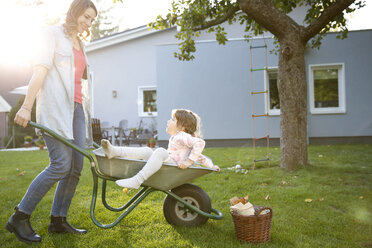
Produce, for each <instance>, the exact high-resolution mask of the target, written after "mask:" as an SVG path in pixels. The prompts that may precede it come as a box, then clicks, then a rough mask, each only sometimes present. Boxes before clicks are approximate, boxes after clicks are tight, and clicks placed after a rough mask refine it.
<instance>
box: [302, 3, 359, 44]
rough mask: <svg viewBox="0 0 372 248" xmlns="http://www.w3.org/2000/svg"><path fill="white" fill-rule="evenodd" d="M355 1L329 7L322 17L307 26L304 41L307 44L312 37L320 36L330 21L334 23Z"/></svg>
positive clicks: (303, 36) (303, 35)
mask: <svg viewBox="0 0 372 248" xmlns="http://www.w3.org/2000/svg"><path fill="white" fill-rule="evenodd" d="M354 1H355V0H338V1H335V3H333V4H332V5H331V6H329V7H328V8H327V9H326V10H325V11H324V12H323V13H322V15H321V16H320V17H319V18H317V19H316V20H314V21H313V22H312V23H311V24H310V25H309V26H307V27H306V28H305V30H304V32H303V33H302V40H303V42H304V43H307V42H308V40H310V39H311V38H312V37H314V36H315V35H316V34H318V33H319V32H320V31H321V30H322V29H323V28H324V27H325V26H326V25H327V23H329V22H330V21H332V20H333V19H334V18H335V17H336V16H337V15H338V14H340V13H341V12H342V11H343V10H344V9H346V8H347V7H349V6H350V5H351V4H352V3H353V2H354Z"/></svg>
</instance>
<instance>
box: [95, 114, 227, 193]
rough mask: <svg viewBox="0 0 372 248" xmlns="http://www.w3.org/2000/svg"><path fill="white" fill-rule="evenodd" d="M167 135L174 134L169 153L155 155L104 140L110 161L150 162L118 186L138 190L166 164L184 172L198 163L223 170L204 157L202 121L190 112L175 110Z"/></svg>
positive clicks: (166, 151)
mask: <svg viewBox="0 0 372 248" xmlns="http://www.w3.org/2000/svg"><path fill="white" fill-rule="evenodd" d="M166 131H167V133H169V134H170V135H171V137H170V139H169V144H168V150H165V149H164V148H157V149H156V150H155V151H154V152H153V151H152V149H151V148H148V147H139V148H138V147H117V146H112V145H111V144H110V142H109V141H108V140H102V141H101V145H102V147H103V149H104V151H105V154H106V156H107V157H108V158H112V157H125V158H131V159H143V160H147V163H146V165H145V166H144V167H143V168H142V170H140V171H139V172H138V173H137V174H136V175H135V176H133V177H131V178H127V179H121V180H117V181H116V184H117V185H119V186H121V187H125V188H132V189H138V188H139V187H140V186H141V184H142V183H143V182H144V181H146V180H147V179H148V178H149V177H150V176H152V175H153V174H155V172H157V171H158V170H159V169H160V168H161V165H162V164H163V162H167V163H174V164H177V165H178V167H179V168H181V169H187V168H188V167H190V166H191V165H192V164H193V163H194V162H198V163H200V164H201V165H202V166H205V167H208V168H212V169H214V170H217V171H220V168H219V167H218V166H217V165H213V162H212V161H211V160H210V159H208V158H207V157H205V156H204V155H202V154H201V153H202V151H203V149H204V146H205V141H204V140H202V139H201V138H200V137H201V132H200V118H199V116H198V115H196V114H195V113H193V112H191V111H190V110H186V109H175V110H173V111H172V118H171V119H170V120H169V121H168V123H167V128H166Z"/></svg>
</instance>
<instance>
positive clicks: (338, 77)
mask: <svg viewBox="0 0 372 248" xmlns="http://www.w3.org/2000/svg"><path fill="white" fill-rule="evenodd" d="M309 77H310V79H309V88H310V112H311V113H312V114H332V113H345V112H346V108H345V76H344V65H343V64H332V65H310V69H309Z"/></svg>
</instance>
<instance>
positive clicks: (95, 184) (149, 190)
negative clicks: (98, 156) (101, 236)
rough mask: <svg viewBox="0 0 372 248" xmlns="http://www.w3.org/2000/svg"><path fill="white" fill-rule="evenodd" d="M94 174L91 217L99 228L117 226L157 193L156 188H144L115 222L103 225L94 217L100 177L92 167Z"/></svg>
mask: <svg viewBox="0 0 372 248" xmlns="http://www.w3.org/2000/svg"><path fill="white" fill-rule="evenodd" d="M92 173H93V193H92V202H91V204H90V217H91V218H92V221H93V223H94V224H96V225H97V226H98V227H101V228H104V229H108V228H112V227H114V226H116V225H117V224H118V223H119V222H120V221H121V220H122V219H124V218H125V217H126V216H127V215H128V214H129V213H130V212H132V210H133V209H134V208H135V207H137V205H138V204H139V203H140V202H141V201H142V200H143V199H145V198H146V197H147V196H148V195H149V194H150V193H152V192H154V191H157V190H156V189H154V188H149V187H143V189H141V190H140V192H138V193H137V194H136V195H135V196H134V197H133V198H132V199H131V200H130V201H129V202H128V203H127V204H126V205H125V206H124V207H123V209H126V208H127V209H126V210H125V211H124V212H123V213H122V214H121V215H120V216H119V217H118V218H117V219H116V220H115V221H114V222H112V223H110V224H102V223H100V222H99V221H98V220H97V219H96V217H95V215H94V209H95V207H96V201H97V191H98V190H97V189H98V176H97V174H96V172H95V169H94V168H93V167H92Z"/></svg>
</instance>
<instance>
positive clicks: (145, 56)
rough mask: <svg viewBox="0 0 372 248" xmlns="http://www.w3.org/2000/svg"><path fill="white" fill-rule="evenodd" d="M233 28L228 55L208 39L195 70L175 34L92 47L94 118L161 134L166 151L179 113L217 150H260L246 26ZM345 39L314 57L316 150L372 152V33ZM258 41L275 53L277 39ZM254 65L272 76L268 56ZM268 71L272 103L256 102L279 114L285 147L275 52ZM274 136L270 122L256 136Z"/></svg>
mask: <svg viewBox="0 0 372 248" xmlns="http://www.w3.org/2000/svg"><path fill="white" fill-rule="evenodd" d="M225 29H226V30H227V31H226V32H227V33H228V38H229V42H227V43H226V45H224V46H223V45H218V43H217V42H216V41H215V40H214V37H213V35H212V34H208V33H205V32H204V33H202V34H201V36H200V37H199V38H198V39H197V40H196V53H195V59H194V60H193V61H179V60H177V59H176V58H174V56H173V54H174V52H176V51H178V44H177V43H178V41H177V40H175V38H174V35H175V34H176V32H177V29H176V28H175V27H174V28H170V29H167V30H163V31H155V30H148V29H147V28H146V27H139V28H137V29H132V30H128V31H125V32H122V33H118V34H115V35H113V36H109V37H106V38H103V39H100V40H97V41H93V42H92V43H90V44H89V45H88V47H87V52H88V57H89V63H90V64H91V68H92V71H93V78H94V83H93V84H94V89H93V95H94V96H93V101H94V106H93V109H94V113H93V116H95V117H97V118H100V119H101V120H104V121H109V122H111V123H112V125H118V122H119V121H120V120H121V119H126V120H128V123H129V125H128V126H129V127H137V126H138V125H139V123H142V125H144V126H145V127H148V128H150V127H154V126H155V125H156V126H157V129H158V133H159V135H158V138H159V140H160V143H161V144H164V143H165V142H166V140H168V138H169V136H168V134H166V132H165V126H166V121H167V120H168V119H169V118H170V113H171V110H172V109H174V108H188V109H191V110H193V111H195V112H196V113H198V114H199V115H200V116H201V117H202V122H203V131H204V138H205V139H206V140H208V142H207V144H208V145H209V146H236V145H238V146H240V145H247V144H248V145H249V144H251V138H252V137H253V136H252V135H253V134H252V118H251V115H252V103H251V95H250V92H251V86H250V84H251V83H250V66H251V63H250V49H249V42H247V41H246V40H245V39H244V38H243V37H244V30H243V28H242V27H241V26H240V25H239V24H233V25H227V24H226V25H225ZM336 35H337V34H336V33H329V34H327V35H326V36H325V37H324V39H323V43H322V45H321V47H320V49H310V48H309V49H308V50H307V52H306V58H305V61H306V73H307V81H308V137H309V143H310V144H323V143H324V144H328V143H372V111H371V110H370V106H372V99H371V97H370V95H371V93H372V82H371V78H372V70H370V68H371V58H372V47H371V46H370V41H371V40H372V30H360V31H350V32H349V35H348V38H347V39H344V40H339V39H336ZM252 42H254V44H256V45H262V44H263V43H264V42H266V43H267V45H268V51H270V50H273V49H274V48H275V47H274V44H273V38H272V37H271V36H270V34H265V36H264V37H255V38H253V39H252ZM252 59H253V62H252V63H253V64H254V66H258V67H265V49H261V50H259V49H257V51H254V54H253V56H252ZM267 62H268V70H267V71H258V72H256V73H255V74H254V84H255V85H257V86H258V87H261V88H262V90H265V89H266V88H265V87H266V86H265V85H266V82H267V87H268V90H269V92H270V94H269V99H265V97H263V96H262V97H261V98H260V97H255V98H254V100H253V103H254V111H257V113H265V111H266V107H267V108H268V109H269V114H270V118H269V122H270V124H269V133H270V138H271V139H272V140H273V142H274V144H278V141H279V137H280V126H279V119H280V106H279V105H278V103H279V97H278V92H277V89H276V79H277V70H278V57H277V56H276V55H275V54H274V53H267ZM255 87H256V86H255ZM255 90H257V89H255ZM267 100H268V101H267ZM267 102H268V105H267ZM266 105H267V106H266ZM141 120H142V121H141ZM264 135H266V121H264V122H262V123H260V122H256V123H255V136H256V137H259V136H264Z"/></svg>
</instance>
